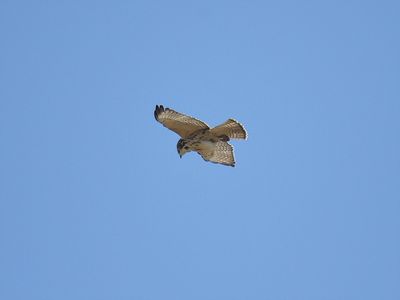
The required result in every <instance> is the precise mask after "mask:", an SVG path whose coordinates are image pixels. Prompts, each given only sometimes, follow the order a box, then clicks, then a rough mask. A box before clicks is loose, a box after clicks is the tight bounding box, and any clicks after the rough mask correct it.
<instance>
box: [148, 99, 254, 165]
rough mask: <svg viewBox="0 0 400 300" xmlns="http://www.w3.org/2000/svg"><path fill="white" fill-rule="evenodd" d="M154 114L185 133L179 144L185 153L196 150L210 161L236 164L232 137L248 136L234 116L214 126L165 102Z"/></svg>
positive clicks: (181, 152)
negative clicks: (169, 106)
mask: <svg viewBox="0 0 400 300" xmlns="http://www.w3.org/2000/svg"><path fill="white" fill-rule="evenodd" d="M154 116H155V118H156V120H157V121H159V122H160V123H161V124H163V125H164V126H165V127H167V128H169V129H171V130H172V131H174V132H176V133H177V134H179V135H180V136H181V137H182V138H181V139H180V140H179V141H178V144H177V149H178V153H179V155H180V156H181V157H182V155H184V154H185V153H187V152H190V151H195V152H197V153H199V154H200V155H201V157H203V159H204V160H206V161H211V162H214V163H219V164H223V165H227V166H232V167H234V166H235V158H234V155H233V147H232V145H230V144H229V143H228V141H229V140H230V139H246V138H247V133H246V130H245V129H244V127H243V125H242V124H240V123H239V122H237V121H235V120H233V119H229V120H227V121H226V122H225V123H223V124H221V125H219V126H217V127H214V128H210V127H209V126H208V125H207V124H206V123H204V122H202V121H200V120H197V119H195V118H193V117H189V116H186V115H184V114H181V113H178V112H176V111H174V110H172V109H169V108H164V107H163V106H162V105H160V106H158V105H157V106H156V109H155V111H154Z"/></svg>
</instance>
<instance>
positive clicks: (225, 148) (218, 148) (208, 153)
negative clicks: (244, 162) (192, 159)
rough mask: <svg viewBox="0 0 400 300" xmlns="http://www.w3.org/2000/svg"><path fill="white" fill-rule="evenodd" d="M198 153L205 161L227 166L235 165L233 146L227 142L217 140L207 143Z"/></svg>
mask: <svg viewBox="0 0 400 300" xmlns="http://www.w3.org/2000/svg"><path fill="white" fill-rule="evenodd" d="M198 153H199V154H200V155H201V157H203V159H204V160H206V161H211V162H213V163H217V164H223V165H227V166H231V167H234V166H235V157H234V156H233V146H232V145H231V144H228V143H227V142H223V141H219V142H217V143H209V144H208V146H207V147H204V148H203V149H201V150H200V151H198Z"/></svg>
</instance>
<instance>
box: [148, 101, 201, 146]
mask: <svg viewBox="0 0 400 300" xmlns="http://www.w3.org/2000/svg"><path fill="white" fill-rule="evenodd" d="M154 117H155V118H156V120H157V121H158V122H160V123H161V124H163V125H164V126H165V127H167V128H168V129H171V130H172V131H175V132H176V133H177V134H179V135H180V136H181V137H182V138H187V137H188V136H190V135H191V134H192V133H193V132H195V131H197V130H200V129H209V127H208V125H207V124H206V123H204V122H202V121H200V120H197V119H195V118H193V117H189V116H186V115H184V114H181V113H178V112H176V111H174V110H172V109H169V108H164V106H162V105H160V106H158V105H156V109H155V111H154Z"/></svg>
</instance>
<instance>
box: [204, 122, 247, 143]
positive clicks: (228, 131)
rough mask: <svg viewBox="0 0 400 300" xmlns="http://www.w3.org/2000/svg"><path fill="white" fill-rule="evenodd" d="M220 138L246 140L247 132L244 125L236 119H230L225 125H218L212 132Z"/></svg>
mask: <svg viewBox="0 0 400 300" xmlns="http://www.w3.org/2000/svg"><path fill="white" fill-rule="evenodd" d="M210 132H211V133H212V134H214V135H216V136H218V137H220V136H227V137H228V138H230V139H244V140H245V139H246V138H247V132H246V129H244V127H243V125H242V124H240V123H239V122H238V121H236V120H234V119H229V120H227V121H226V122H225V123H223V124H221V125H218V126H217V127H214V128H212V129H211V130H210Z"/></svg>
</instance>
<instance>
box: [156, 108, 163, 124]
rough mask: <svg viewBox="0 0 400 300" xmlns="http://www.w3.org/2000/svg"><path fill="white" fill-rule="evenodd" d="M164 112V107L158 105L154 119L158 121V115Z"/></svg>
mask: <svg viewBox="0 0 400 300" xmlns="http://www.w3.org/2000/svg"><path fill="white" fill-rule="evenodd" d="M163 111H164V106H162V105H156V109H155V110H154V118H156V120H157V121H158V115H159V114H160V113H161V112H163Z"/></svg>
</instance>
